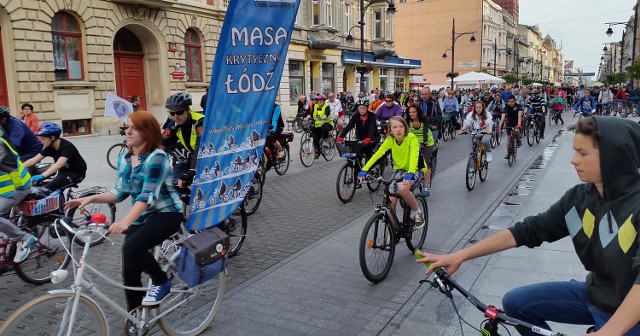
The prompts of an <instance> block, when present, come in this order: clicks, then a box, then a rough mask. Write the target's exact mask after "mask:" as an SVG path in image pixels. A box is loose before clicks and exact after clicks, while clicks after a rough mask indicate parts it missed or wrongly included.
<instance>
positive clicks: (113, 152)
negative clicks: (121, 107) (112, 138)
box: [107, 126, 127, 170]
mask: <svg viewBox="0 0 640 336" xmlns="http://www.w3.org/2000/svg"><path fill="white" fill-rule="evenodd" d="M124 130H125V127H124V126H120V135H122V136H123V137H124V135H125V131H124ZM125 149H127V138H126V137H125V138H123V139H122V142H119V143H117V144H115V145H113V146H111V147H109V149H108V150H107V164H108V165H109V167H111V168H113V169H114V170H115V169H118V168H117V165H118V158H119V157H120V154H122V152H124V150H125Z"/></svg>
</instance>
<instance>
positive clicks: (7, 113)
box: [0, 106, 11, 119]
mask: <svg viewBox="0 0 640 336" xmlns="http://www.w3.org/2000/svg"><path fill="white" fill-rule="evenodd" d="M9 117H11V109H9V108H8V107H6V106H0V119H5V118H9Z"/></svg>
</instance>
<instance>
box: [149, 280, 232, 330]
mask: <svg viewBox="0 0 640 336" xmlns="http://www.w3.org/2000/svg"><path fill="white" fill-rule="evenodd" d="M226 288H227V274H226V270H223V271H222V272H220V273H219V274H218V276H217V277H215V278H213V279H211V280H209V281H207V282H205V283H202V284H200V285H198V286H196V287H192V288H189V286H187V285H186V284H184V283H183V282H182V281H181V280H180V278H179V277H177V276H176V277H174V278H173V289H177V290H180V291H176V293H175V294H170V295H169V297H167V299H165V301H163V302H162V304H161V305H160V306H159V308H158V310H159V312H158V313H159V314H162V313H166V314H167V315H165V316H163V317H162V318H160V321H159V322H160V327H161V328H162V330H164V332H165V333H167V335H180V336H191V335H199V334H201V333H202V332H203V331H204V330H205V329H207V328H208V327H209V325H211V323H212V322H213V320H214V319H215V317H216V315H217V314H218V311H219V310H220V307H221V306H222V301H223V299H224V294H225V291H226ZM173 289H172V291H173Z"/></svg>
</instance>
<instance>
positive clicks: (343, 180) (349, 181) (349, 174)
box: [336, 162, 356, 203]
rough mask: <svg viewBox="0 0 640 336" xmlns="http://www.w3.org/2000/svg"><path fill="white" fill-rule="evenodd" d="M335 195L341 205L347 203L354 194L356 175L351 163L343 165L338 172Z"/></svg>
mask: <svg viewBox="0 0 640 336" xmlns="http://www.w3.org/2000/svg"><path fill="white" fill-rule="evenodd" d="M336 193H337V194H338V199H339V200H340V202H342V203H349V202H351V200H352V199H353V196H355V194H356V174H355V167H354V166H353V163H351V162H347V163H345V164H344V165H343V166H342V168H340V171H339V172H338V178H337V179H336Z"/></svg>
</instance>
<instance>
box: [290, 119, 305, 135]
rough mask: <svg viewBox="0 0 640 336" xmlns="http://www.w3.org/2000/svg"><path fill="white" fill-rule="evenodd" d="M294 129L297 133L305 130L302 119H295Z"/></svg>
mask: <svg viewBox="0 0 640 336" xmlns="http://www.w3.org/2000/svg"><path fill="white" fill-rule="evenodd" d="M293 131H294V132H296V133H302V131H304V127H302V120H294V121H293Z"/></svg>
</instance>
